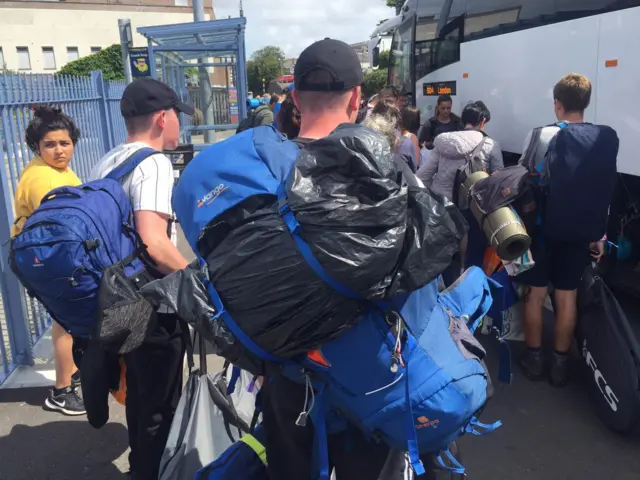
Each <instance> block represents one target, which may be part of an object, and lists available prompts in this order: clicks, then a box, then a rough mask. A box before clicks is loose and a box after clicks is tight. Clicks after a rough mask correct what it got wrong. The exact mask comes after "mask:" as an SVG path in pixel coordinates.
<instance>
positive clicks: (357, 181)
mask: <svg viewBox="0 0 640 480" xmlns="http://www.w3.org/2000/svg"><path fill="white" fill-rule="evenodd" d="M287 194H288V197H289V206H290V207H291V209H292V210H293V212H294V214H295V217H296V219H297V220H298V222H300V225H301V226H302V228H301V236H302V237H303V238H304V240H305V241H306V242H307V243H308V244H309V247H310V248H311V250H312V252H313V253H314V255H315V256H316V258H317V259H318V261H319V262H320V263H321V264H322V266H323V267H324V268H325V269H326V270H327V272H328V273H329V275H330V276H331V277H332V278H334V279H335V280H337V281H339V282H341V283H343V284H345V285H347V286H349V287H350V288H351V289H352V290H354V291H356V292H358V293H360V294H361V295H363V296H364V297H365V298H368V299H372V300H373V299H379V298H392V297H395V296H396V295H398V294H402V293H408V292H412V291H414V290H416V289H419V288H421V287H422V286H424V285H426V284H427V283H429V282H430V281H432V280H433V279H435V278H436V277H437V276H438V275H440V274H441V273H442V272H443V271H444V270H445V269H446V268H447V266H448V265H449V264H450V263H451V259H452V257H453V255H454V254H455V253H456V252H457V251H458V248H459V243H460V240H461V239H462V237H463V236H464V234H465V232H466V230H467V229H468V225H467V223H466V221H465V220H464V218H463V217H462V215H461V214H460V212H459V211H458V209H457V208H456V207H455V206H454V205H453V204H452V203H451V202H449V201H448V200H446V199H445V198H444V197H440V196H438V195H436V194H433V193H431V192H430V191H428V190H426V189H423V188H419V187H410V188H406V187H404V188H403V187H401V186H400V185H399V183H398V175H397V171H396V167H395V163H394V156H393V154H392V152H391V149H390V148H389V142H388V141H387V140H386V139H385V138H383V137H382V136H380V135H379V134H377V133H375V132H373V131H372V130H369V129H367V128H365V127H363V126H360V125H346V124H345V125H341V126H339V127H338V128H337V129H336V130H335V131H334V132H333V133H332V134H331V135H329V136H328V137H326V138H324V139H321V140H316V141H314V142H311V143H309V144H307V145H306V147H305V149H304V150H303V151H302V152H301V154H300V156H299V157H298V159H297V160H296V163H295V167H294V170H293V172H292V175H291V176H290V178H289V180H288V183H287Z"/></svg>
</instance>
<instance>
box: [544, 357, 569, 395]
mask: <svg viewBox="0 0 640 480" xmlns="http://www.w3.org/2000/svg"><path fill="white" fill-rule="evenodd" d="M570 367H571V365H570V362H569V355H568V354H559V353H556V352H553V356H552V357H551V367H550V368H549V383H550V384H551V385H552V386H554V387H564V386H566V385H567V384H568V383H569V378H570V377H571V368H570Z"/></svg>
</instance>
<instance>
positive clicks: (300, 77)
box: [262, 39, 388, 480]
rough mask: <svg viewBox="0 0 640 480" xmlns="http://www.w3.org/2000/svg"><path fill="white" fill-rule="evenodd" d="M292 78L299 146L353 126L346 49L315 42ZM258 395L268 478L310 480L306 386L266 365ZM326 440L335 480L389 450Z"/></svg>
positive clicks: (365, 471)
mask: <svg viewBox="0 0 640 480" xmlns="http://www.w3.org/2000/svg"><path fill="white" fill-rule="evenodd" d="M294 77H295V89H294V91H293V98H294V102H295V104H296V106H297V107H298V109H299V110H300V115H301V126H300V135H299V137H298V138H297V140H296V141H297V142H298V143H303V144H304V143H308V142H310V141H312V140H315V139H318V138H322V137H326V136H327V135H329V134H330V133H331V132H332V131H333V130H334V129H335V128H336V127H337V126H338V125H340V124H341V123H354V122H355V120H356V117H357V115H358V109H359V106H360V85H361V84H362V82H363V80H364V76H363V74H362V69H361V67H360V61H359V59H358V56H357V54H356V53H355V51H354V50H353V49H352V48H351V47H350V46H349V45H347V44H346V43H343V42H340V41H337V40H330V39H325V40H322V41H319V42H316V43H314V44H313V45H311V46H310V47H308V48H307V49H306V50H304V51H303V52H302V54H301V55H300V58H298V61H297V63H296V67H295V74H294ZM272 368H273V370H272ZM262 394H263V419H264V427H265V433H266V447H267V460H268V462H267V463H268V469H269V477H270V478H274V479H279V480H280V479H282V480H285V479H286V480H308V479H309V478H312V477H311V473H312V466H311V465H312V457H313V429H312V427H310V426H309V427H298V426H296V419H297V418H298V415H299V414H300V408H301V406H303V405H304V402H305V389H304V387H301V386H300V385H298V384H296V383H293V382H291V381H290V380H288V379H286V378H284V377H283V376H282V375H280V374H279V373H278V370H277V369H276V368H274V367H271V366H267V376H266V379H265V382H264V385H263V390H262ZM328 442H329V462H330V463H331V465H332V467H335V469H336V474H337V477H338V478H339V479H358V480H376V479H377V478H378V475H379V473H380V471H381V469H382V467H383V465H384V463H385V460H386V458H387V454H388V448H387V447H385V446H384V445H380V444H377V445H376V444H373V443H370V442H368V441H367V440H366V439H365V438H364V436H363V434H362V433H361V432H360V431H359V430H358V429H356V428H355V427H353V426H349V427H348V428H347V430H346V431H344V432H341V433H338V434H334V435H329V437H328Z"/></svg>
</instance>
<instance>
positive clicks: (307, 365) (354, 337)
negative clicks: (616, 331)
mask: <svg viewBox="0 0 640 480" xmlns="http://www.w3.org/2000/svg"><path fill="white" fill-rule="evenodd" d="M297 154H298V148H297V147H296V146H295V145H294V144H293V143H292V142H289V141H287V140H286V138H285V137H284V136H282V135H281V134H279V133H277V132H276V131H275V130H274V129H273V128H271V127H260V128H256V129H253V130H251V131H247V132H244V133H241V134H239V135H236V136H235V137H233V139H232V140H228V141H225V142H220V143H218V144H216V145H213V146H211V147H209V148H208V149H207V150H205V151H204V152H202V153H201V154H200V155H199V156H198V157H196V158H195V159H194V160H193V161H192V162H191V163H190V164H189V165H188V166H187V168H186V169H185V170H184V173H183V174H182V176H181V179H180V182H179V183H178V185H177V186H176V189H175V191H174V196H173V207H174V210H175V212H176V215H177V217H178V220H179V221H180V224H181V226H182V229H183V231H184V233H185V236H186V238H187V240H188V242H189V243H190V245H191V247H192V249H193V250H194V252H198V251H199V249H198V242H199V240H200V238H201V235H202V231H203V230H204V229H205V228H206V227H207V226H209V225H210V224H212V222H214V223H215V221H216V219H217V218H218V217H219V216H220V215H222V214H223V213H224V212H226V211H228V210H229V209H231V208H233V207H234V206H236V205H238V204H239V203H240V202H242V201H243V200H245V199H247V198H248V197H251V196H254V195H271V196H272V197H273V199H274V202H275V201H278V203H279V207H280V214H281V217H282V221H283V222H284V224H285V225H286V227H287V229H288V231H289V232H290V234H291V236H292V238H293V239H294V240H295V244H296V246H297V248H298V250H299V251H300V253H301V254H302V256H303V257H304V259H305V260H306V262H307V263H308V265H309V266H310V267H311V268H312V269H313V271H315V273H316V274H317V275H318V276H319V277H320V278H322V279H323V280H324V281H325V282H326V283H327V284H329V285H330V286H331V287H333V288H334V289H335V290H336V291H338V292H340V293H341V294H343V295H346V296H348V297H350V298H354V299H358V300H362V299H361V297H360V296H359V295H358V294H356V293H355V292H352V291H351V290H350V289H349V288H348V287H347V286H345V285H342V284H340V283H338V282H336V281H335V280H333V279H332V278H331V276H330V275H329V274H328V273H327V271H326V270H325V269H324V267H323V266H322V265H321V264H320V262H319V261H318V260H317V259H316V258H315V257H314V255H313V253H312V252H311V249H310V248H309V246H308V245H307V244H306V242H305V241H304V240H303V239H302V237H301V236H300V230H301V226H300V224H299V223H298V222H297V221H296V219H295V216H294V214H293V212H292V211H291V210H290V209H289V208H288V205H287V199H286V191H285V182H286V180H287V177H288V176H289V172H290V171H291V170H292V167H293V165H294V162H295V160H296V157H297ZM200 261H201V263H202V264H204V263H205V260H204V259H203V258H200ZM207 290H208V293H209V296H210V298H211V301H212V304H213V306H214V308H215V311H216V315H215V317H214V318H215V319H222V321H223V322H224V324H225V326H226V327H227V328H228V329H229V330H230V331H231V332H232V333H233V335H234V336H235V337H236V338H237V339H238V340H239V341H240V342H241V343H242V344H243V345H244V347H246V349H247V350H249V351H250V352H251V354H253V355H254V356H257V357H258V358H261V359H263V360H264V361H269V362H275V363H277V364H281V365H283V371H284V374H285V375H287V376H288V377H289V378H291V379H293V380H295V381H298V382H299V383H301V384H303V385H306V388H307V389H308V394H309V395H308V399H309V402H308V404H307V405H304V408H303V409H302V411H301V414H300V417H299V418H298V421H297V422H296V423H297V424H298V425H299V426H305V425H306V424H307V421H308V419H310V420H311V422H312V423H313V426H314V429H315V442H314V443H315V445H316V447H317V449H316V452H315V455H316V456H317V460H318V462H316V463H317V472H316V474H317V478H320V479H328V478H329V474H330V472H329V461H328V451H327V433H328V432H332V431H336V430H337V429H339V428H340V425H341V424H343V423H344V419H345V418H346V419H348V420H349V421H350V422H352V423H354V424H355V425H357V426H358V427H359V428H360V429H361V430H362V431H363V432H364V433H365V434H367V435H368V436H369V437H370V438H372V439H376V440H380V441H383V442H385V443H386V444H387V445H389V446H390V447H392V448H394V449H396V450H399V451H408V452H409V456H410V459H411V464H412V466H413V469H414V470H415V472H416V473H417V474H418V475H421V474H423V473H425V470H424V467H423V465H422V462H421V460H420V456H421V455H423V454H431V453H438V452H440V451H443V452H444V454H445V455H446V456H447V457H449V462H450V465H451V464H452V465H453V467H450V466H448V467H445V468H447V469H449V470H451V471H453V472H456V473H464V468H463V467H462V466H461V465H460V464H459V463H458V462H457V460H456V459H455V458H454V457H453V456H452V455H451V453H450V452H449V451H448V449H447V447H448V445H449V444H450V443H451V442H452V441H454V440H455V439H456V438H458V437H459V436H460V435H462V434H464V433H465V432H469V433H472V434H476V435H480V434H482V433H484V432H486V431H491V430H493V429H495V428H496V427H497V426H499V422H498V423H496V424H493V425H484V424H482V423H480V422H479V421H478V419H477V416H478V415H479V413H480V412H481V411H482V409H483V408H484V406H485V403H486V401H487V399H488V397H489V396H490V393H489V391H490V380H489V377H488V373H487V371H486V369H485V367H484V364H483V362H482V358H483V357H484V355H485V352H484V350H483V348H482V346H480V344H479V343H478V342H477V340H476V339H475V338H474V337H473V335H472V332H473V331H474V330H475V328H476V327H477V326H478V325H479V323H480V322H481V320H482V318H483V317H484V315H485V314H486V312H487V311H488V310H489V308H490V307H491V302H492V299H491V292H490V289H489V284H488V281H487V278H486V276H485V275H484V273H483V272H482V271H481V270H480V269H478V268H475V267H474V268H471V269H469V270H468V271H467V272H466V273H465V274H464V275H463V276H462V277H461V278H460V279H459V280H458V281H457V282H456V283H455V284H454V285H452V286H451V287H450V288H449V289H447V290H445V291H443V292H439V291H438V288H437V281H433V282H431V283H430V284H428V285H426V286H424V287H422V288H420V289H419V290H417V291H415V292H413V293H411V294H409V295H404V296H403V297H402V298H396V299H393V300H392V301H387V302H377V303H369V304H368V305H369V306H368V308H366V309H365V310H364V313H363V315H362V316H361V318H360V319H359V320H358V321H357V322H356V323H355V325H354V326H353V327H351V328H350V329H348V330H346V331H345V332H344V333H342V334H341V335H339V336H338V337H337V338H336V339H335V340H332V341H330V342H328V343H326V344H324V345H322V346H320V347H319V348H318V349H317V350H315V351H313V352H310V353H309V354H307V355H302V356H300V357H299V358H295V359H282V358H278V357H276V356H274V355H273V354H271V353H270V352H268V351H265V350H264V349H262V348H261V347H260V346H259V345H258V344H257V343H256V342H255V341H254V340H253V339H252V338H250V337H249V336H248V335H247V334H246V333H245V332H244V331H243V330H242V328H241V327H240V326H239V325H238V324H237V323H236V322H235V321H234V319H233V317H232V315H231V314H230V312H229V311H228V310H226V308H225V305H224V302H223V301H222V299H221V298H220V295H219V294H218V292H217V291H216V287H215V285H214V284H213V283H212V282H211V281H209V282H208V285H207ZM410 372H411V373H410ZM336 412H340V415H339V416H337V415H335V413H336ZM339 417H342V418H341V419H340V418H339ZM438 458H439V460H440V463H441V464H442V466H443V467H444V466H445V462H444V459H443V458H442V456H439V457H438Z"/></svg>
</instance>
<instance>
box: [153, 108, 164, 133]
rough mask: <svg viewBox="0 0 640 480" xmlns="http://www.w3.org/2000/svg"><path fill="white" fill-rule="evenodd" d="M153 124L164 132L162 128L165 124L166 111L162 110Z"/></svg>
mask: <svg viewBox="0 0 640 480" xmlns="http://www.w3.org/2000/svg"><path fill="white" fill-rule="evenodd" d="M155 123H157V125H158V127H160V128H161V129H162V130H164V127H165V126H166V124H167V111H166V110H162V111H161V112H159V113H158V117H157V118H156V121H155Z"/></svg>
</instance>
